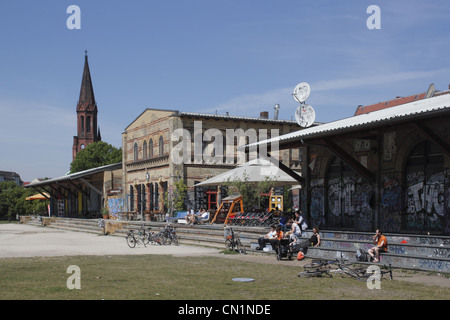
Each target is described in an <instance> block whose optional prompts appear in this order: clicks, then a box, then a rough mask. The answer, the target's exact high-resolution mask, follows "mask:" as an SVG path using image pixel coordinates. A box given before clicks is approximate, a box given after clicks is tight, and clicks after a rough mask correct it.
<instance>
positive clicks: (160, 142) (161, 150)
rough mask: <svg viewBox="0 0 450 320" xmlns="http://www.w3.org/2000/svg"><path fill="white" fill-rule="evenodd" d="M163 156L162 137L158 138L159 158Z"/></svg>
mask: <svg viewBox="0 0 450 320" xmlns="http://www.w3.org/2000/svg"><path fill="white" fill-rule="evenodd" d="M163 155H164V139H163V137H162V136H161V137H159V156H160V157H162V156H163Z"/></svg>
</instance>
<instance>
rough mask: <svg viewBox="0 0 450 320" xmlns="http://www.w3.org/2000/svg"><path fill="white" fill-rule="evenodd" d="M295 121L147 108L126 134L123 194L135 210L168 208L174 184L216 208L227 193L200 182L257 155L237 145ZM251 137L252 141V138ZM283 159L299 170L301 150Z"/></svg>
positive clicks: (191, 200) (193, 202)
mask: <svg viewBox="0 0 450 320" xmlns="http://www.w3.org/2000/svg"><path fill="white" fill-rule="evenodd" d="M298 128H299V127H298V125H297V123H296V122H294V121H285V120H275V119H269V118H268V115H267V113H261V115H260V117H259V118H258V117H255V118H251V117H233V116H229V115H210V114H200V113H187V112H179V111H176V110H158V109H146V110H145V111H144V112H143V113H142V114H141V115H139V116H138V117H137V118H136V119H135V120H134V121H133V122H132V123H131V124H130V125H129V126H128V127H127V128H126V129H125V131H124V133H123V134H122V151H123V159H122V163H123V181H124V187H123V191H124V198H125V199H126V202H127V207H128V210H129V211H130V212H141V213H143V212H155V211H159V212H163V211H167V209H168V208H164V197H166V198H167V199H170V197H171V195H172V194H173V192H174V191H175V190H174V186H175V183H176V182H178V181H180V180H181V181H183V182H184V184H185V185H186V186H187V188H188V191H187V193H188V198H187V200H186V205H187V206H189V207H191V208H194V209H200V208H205V209H209V210H215V209H216V208H217V206H218V205H219V204H220V198H221V197H223V196H224V195H225V194H224V192H226V191H225V190H224V189H223V188H220V187H219V188H217V187H203V188H201V187H194V186H195V184H196V183H198V182H201V181H203V180H205V179H208V178H211V177H213V176H215V175H217V174H220V173H223V172H225V171H228V170H230V169H233V168H235V167H236V165H238V164H239V163H244V162H246V161H248V160H251V159H252V158H256V157H257V155H256V153H254V154H250V155H248V154H245V152H240V151H238V150H237V146H239V145H245V144H246V143H248V141H253V140H252V139H257V140H261V139H267V138H268V137H271V136H278V135H281V134H286V133H289V132H293V131H296V130H298ZM249 139H250V140H249ZM280 157H281V159H282V160H283V162H284V163H287V164H288V165H289V166H290V167H291V168H293V169H297V170H299V169H300V159H299V151H298V149H297V150H285V151H283V152H282V153H280ZM164 209H166V210H164Z"/></svg>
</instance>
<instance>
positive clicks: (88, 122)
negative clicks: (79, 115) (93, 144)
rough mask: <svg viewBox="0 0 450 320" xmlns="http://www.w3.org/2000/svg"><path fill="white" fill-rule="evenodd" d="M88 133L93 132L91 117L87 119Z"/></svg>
mask: <svg viewBox="0 0 450 320" xmlns="http://www.w3.org/2000/svg"><path fill="white" fill-rule="evenodd" d="M86 132H91V117H86Z"/></svg>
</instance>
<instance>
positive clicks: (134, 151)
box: [133, 142, 138, 161]
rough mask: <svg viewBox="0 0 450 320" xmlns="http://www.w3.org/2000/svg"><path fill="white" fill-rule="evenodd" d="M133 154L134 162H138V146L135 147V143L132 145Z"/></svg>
mask: <svg viewBox="0 0 450 320" xmlns="http://www.w3.org/2000/svg"><path fill="white" fill-rule="evenodd" d="M133 154H134V161H138V145H137V142H135V143H134V147H133Z"/></svg>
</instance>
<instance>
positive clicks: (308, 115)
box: [295, 104, 316, 128]
mask: <svg viewBox="0 0 450 320" xmlns="http://www.w3.org/2000/svg"><path fill="white" fill-rule="evenodd" d="M295 120H296V121H297V123H298V125H299V126H300V127H303V128H307V127H310V126H311V125H312V124H313V123H314V121H315V120H316V112H315V111H314V109H313V107H311V106H310V105H309V104H302V105H300V106H299V107H298V108H297V110H295Z"/></svg>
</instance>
